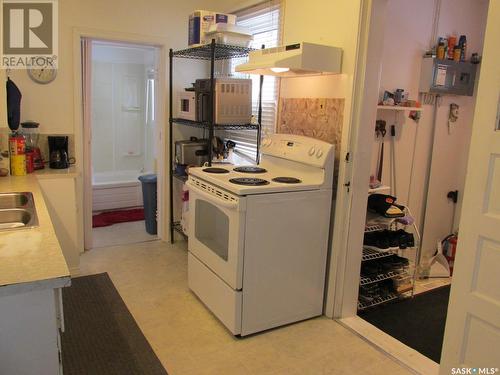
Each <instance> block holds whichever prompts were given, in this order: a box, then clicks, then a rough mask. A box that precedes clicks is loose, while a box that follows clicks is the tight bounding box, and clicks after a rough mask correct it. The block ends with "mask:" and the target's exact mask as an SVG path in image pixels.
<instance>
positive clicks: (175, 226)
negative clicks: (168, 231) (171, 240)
mask: <svg viewBox="0 0 500 375" xmlns="http://www.w3.org/2000/svg"><path fill="white" fill-rule="evenodd" d="M172 229H173V230H174V231H176V232H177V233H179V234H180V235H182V236H183V237H184V238H187V234H186V233H184V231H183V230H182V227H181V223H180V222H179V221H174V222H173V223H172Z"/></svg>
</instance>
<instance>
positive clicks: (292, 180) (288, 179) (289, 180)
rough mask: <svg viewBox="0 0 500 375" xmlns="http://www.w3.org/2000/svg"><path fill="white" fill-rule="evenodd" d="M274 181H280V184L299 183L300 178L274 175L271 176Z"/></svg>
mask: <svg viewBox="0 0 500 375" xmlns="http://www.w3.org/2000/svg"><path fill="white" fill-rule="evenodd" d="M273 181H274V182H281V183H282V184H299V183H301V182H302V180H299V179H298V178H295V177H275V178H273Z"/></svg>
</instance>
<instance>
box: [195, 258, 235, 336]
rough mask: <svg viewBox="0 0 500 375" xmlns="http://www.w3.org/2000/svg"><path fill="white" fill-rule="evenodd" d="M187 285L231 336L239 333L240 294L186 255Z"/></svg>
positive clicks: (200, 263) (197, 261)
mask: <svg viewBox="0 0 500 375" xmlns="http://www.w3.org/2000/svg"><path fill="white" fill-rule="evenodd" d="M188 285H189V289H191V290H192V291H193V292H194V293H195V294H196V295H197V296H198V298H199V299H200V300H202V301H203V303H204V304H205V305H206V306H207V307H208V308H209V309H210V311H212V312H213V313H214V314H215V316H216V317H217V318H219V320H220V321H221V322H222V323H223V324H224V325H225V326H226V327H227V329H229V330H230V331H231V333H232V334H233V335H239V334H240V333H241V304H242V292H241V291H235V290H233V289H231V287H229V285H227V284H226V283H225V282H224V281H222V280H221V279H220V278H219V277H218V276H217V275H216V274H215V273H213V272H212V271H211V270H210V269H209V268H208V267H206V266H205V265H204V264H203V263H202V262H200V261H199V260H198V259H197V258H196V257H195V256H194V255H192V254H191V253H188Z"/></svg>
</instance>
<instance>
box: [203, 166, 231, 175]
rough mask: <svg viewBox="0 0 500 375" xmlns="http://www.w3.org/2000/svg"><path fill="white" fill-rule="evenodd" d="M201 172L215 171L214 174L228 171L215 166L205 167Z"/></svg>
mask: <svg viewBox="0 0 500 375" xmlns="http://www.w3.org/2000/svg"><path fill="white" fill-rule="evenodd" d="M203 172H206V173H216V174H222V173H229V171H228V170H227V169H224V168H216V167H209V168H205V169H203Z"/></svg>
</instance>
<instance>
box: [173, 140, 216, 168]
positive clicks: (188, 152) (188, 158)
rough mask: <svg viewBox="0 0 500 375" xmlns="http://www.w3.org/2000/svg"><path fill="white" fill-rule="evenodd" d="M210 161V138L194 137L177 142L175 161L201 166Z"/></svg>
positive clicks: (181, 163) (180, 163) (179, 163)
mask: <svg viewBox="0 0 500 375" xmlns="http://www.w3.org/2000/svg"><path fill="white" fill-rule="evenodd" d="M207 161H208V140H207V139H196V138H192V139H189V140H183V141H176V142H175V163H176V164H178V165H194V166H197V167H201V166H202V165H203V164H204V163H205V162H207Z"/></svg>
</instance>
